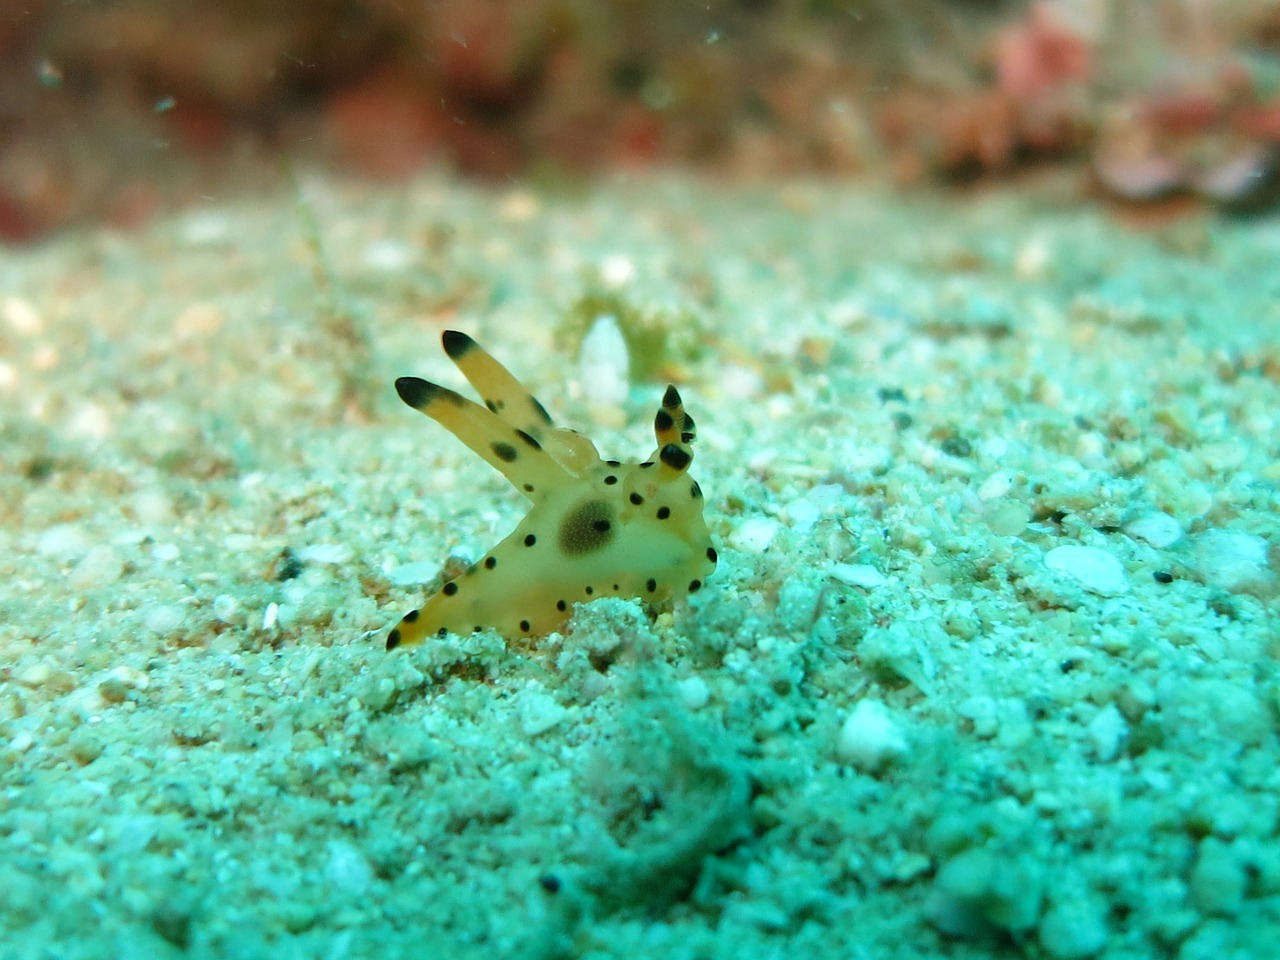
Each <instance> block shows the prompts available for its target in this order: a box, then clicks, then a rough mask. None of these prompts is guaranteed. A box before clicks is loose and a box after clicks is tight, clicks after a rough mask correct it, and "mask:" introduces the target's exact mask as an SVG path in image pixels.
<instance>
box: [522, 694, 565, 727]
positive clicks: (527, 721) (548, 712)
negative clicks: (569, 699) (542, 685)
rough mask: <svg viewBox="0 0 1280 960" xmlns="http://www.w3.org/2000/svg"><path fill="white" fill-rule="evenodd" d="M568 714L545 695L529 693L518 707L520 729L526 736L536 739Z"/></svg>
mask: <svg viewBox="0 0 1280 960" xmlns="http://www.w3.org/2000/svg"><path fill="white" fill-rule="evenodd" d="M568 712H569V711H568V710H566V709H565V708H564V707H562V706H560V704H558V703H556V701H555V700H554V698H552V697H550V696H548V695H547V694H545V693H529V694H526V695H525V696H524V701H523V703H521V705H520V728H521V729H522V730H523V731H524V732H525V734H526V735H527V736H530V737H536V736H538V735H539V734H543V733H546V732H547V731H548V730H550V729H551V728H552V727H554V726H555V725H556V724H558V723H560V721H562V720H563V719H564V718H565V716H566V715H567V714H568Z"/></svg>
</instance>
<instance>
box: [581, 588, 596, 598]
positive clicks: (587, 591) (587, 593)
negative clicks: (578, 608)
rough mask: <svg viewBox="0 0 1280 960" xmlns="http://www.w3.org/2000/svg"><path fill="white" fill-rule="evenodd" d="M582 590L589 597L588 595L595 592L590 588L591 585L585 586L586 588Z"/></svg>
mask: <svg viewBox="0 0 1280 960" xmlns="http://www.w3.org/2000/svg"><path fill="white" fill-rule="evenodd" d="M582 592H583V593H585V594H586V595H587V596H588V597H589V596H591V595H592V594H593V593H595V590H594V589H593V588H591V587H587V588H586V589H584V590H583V591H582Z"/></svg>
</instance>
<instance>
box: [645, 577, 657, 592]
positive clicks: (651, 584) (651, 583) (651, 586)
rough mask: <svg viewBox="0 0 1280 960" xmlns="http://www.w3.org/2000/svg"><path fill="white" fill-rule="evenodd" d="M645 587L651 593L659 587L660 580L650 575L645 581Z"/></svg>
mask: <svg viewBox="0 0 1280 960" xmlns="http://www.w3.org/2000/svg"><path fill="white" fill-rule="evenodd" d="M644 588H645V589H646V590H648V591H649V592H650V593H653V591H655V590H657V589H658V581H657V580H655V579H653V577H650V578H649V579H648V580H647V581H646V582H645V585H644Z"/></svg>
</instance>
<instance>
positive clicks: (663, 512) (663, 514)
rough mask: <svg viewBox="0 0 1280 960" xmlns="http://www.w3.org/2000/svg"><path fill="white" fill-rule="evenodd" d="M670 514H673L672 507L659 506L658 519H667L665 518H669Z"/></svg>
mask: <svg viewBox="0 0 1280 960" xmlns="http://www.w3.org/2000/svg"><path fill="white" fill-rule="evenodd" d="M669 516H671V508H670V507H659V508H658V519H659V520H665V519H667V517H669Z"/></svg>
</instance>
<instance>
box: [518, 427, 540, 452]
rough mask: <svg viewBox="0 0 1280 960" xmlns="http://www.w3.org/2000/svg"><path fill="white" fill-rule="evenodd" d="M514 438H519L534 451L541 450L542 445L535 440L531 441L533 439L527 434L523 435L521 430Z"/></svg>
mask: <svg viewBox="0 0 1280 960" xmlns="http://www.w3.org/2000/svg"><path fill="white" fill-rule="evenodd" d="M516 436H517V437H519V438H520V439H521V440H523V441H524V442H525V443H527V444H528V445H529V446H531V447H533V449H535V450H541V449H542V444H540V443H539V442H538V441H537V440H535V439H533V437H531V436H529V434H527V433H525V432H524V431H523V430H517V431H516Z"/></svg>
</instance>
